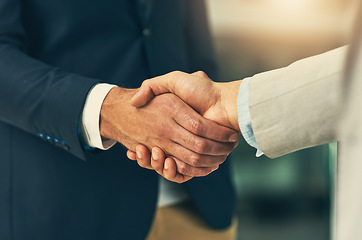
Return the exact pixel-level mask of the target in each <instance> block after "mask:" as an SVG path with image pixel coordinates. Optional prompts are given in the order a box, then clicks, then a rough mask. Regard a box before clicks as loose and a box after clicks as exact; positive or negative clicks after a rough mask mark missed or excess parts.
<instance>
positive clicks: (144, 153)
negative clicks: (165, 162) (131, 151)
mask: <svg viewBox="0 0 362 240" xmlns="http://www.w3.org/2000/svg"><path fill="white" fill-rule="evenodd" d="M136 157H137V163H138V165H140V166H141V167H143V168H147V169H153V168H152V166H151V153H150V151H149V150H148V149H147V148H146V147H145V146H143V145H141V144H139V145H137V146H136Z"/></svg>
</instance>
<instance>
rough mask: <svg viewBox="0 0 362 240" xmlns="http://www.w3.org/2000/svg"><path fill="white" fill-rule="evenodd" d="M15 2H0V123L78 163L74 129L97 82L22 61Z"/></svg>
mask: <svg viewBox="0 0 362 240" xmlns="http://www.w3.org/2000/svg"><path fill="white" fill-rule="evenodd" d="M20 9H21V6H20V1H18V0H11V1H10V0H6V1H1V2H0V109H1V112H0V121H3V122H5V123H7V124H10V125H12V126H14V127H16V128H19V129H22V130H24V131H26V132H28V133H30V134H33V135H38V136H39V137H41V138H43V139H45V140H47V141H49V142H50V143H51V144H54V145H55V146H59V147H61V148H63V149H65V150H66V151H69V152H70V153H71V154H73V155H75V156H77V157H79V158H81V159H84V152H83V151H84V150H83V147H82V144H81V143H80V141H79V137H78V124H79V119H80V116H81V113H82V109H83V105H84V101H85V99H86V96H87V94H88V92H89V90H90V89H91V88H92V86H93V85H94V84H96V83H97V82H98V80H96V79H91V78H86V77H82V76H79V75H76V74H72V73H68V72H65V71H62V70H61V69H59V68H56V67H53V66H49V65H47V64H45V63H43V62H40V61H38V60H36V59H34V58H31V57H29V55H27V48H26V35H25V33H24V30H23V27H22V24H21V20H20V19H21V14H20V11H21V10H20Z"/></svg>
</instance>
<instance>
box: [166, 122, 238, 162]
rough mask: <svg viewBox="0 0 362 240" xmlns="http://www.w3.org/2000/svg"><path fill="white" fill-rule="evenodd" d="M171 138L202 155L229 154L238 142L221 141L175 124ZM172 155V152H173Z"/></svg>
mask: <svg viewBox="0 0 362 240" xmlns="http://www.w3.org/2000/svg"><path fill="white" fill-rule="evenodd" d="M170 134H171V140H172V141H174V142H176V143H178V144H180V145H181V146H184V147H185V148H187V149H189V150H191V151H193V152H195V153H198V154H202V155H212V156H220V155H228V154H230V152H231V151H232V150H233V149H234V148H235V145H236V144H237V141H236V142H219V141H214V140H210V139H208V138H204V137H200V136H198V135H197V134H194V133H192V132H189V131H188V130H187V129H184V128H182V127H181V126H180V127H177V126H175V127H174V128H173V130H172V132H171V131H170ZM171 155H172V154H171Z"/></svg>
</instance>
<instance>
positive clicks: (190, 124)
mask: <svg viewBox="0 0 362 240" xmlns="http://www.w3.org/2000/svg"><path fill="white" fill-rule="evenodd" d="M174 119H175V121H176V122H177V123H178V124H179V125H180V126H182V127H183V128H185V129H186V130H188V131H190V132H192V133H193V134H195V135H197V136H200V137H204V138H208V139H212V140H215V141H218V142H236V141H238V139H239V134H238V132H236V131H235V130H233V129H231V128H228V127H224V126H221V125H219V124H217V123H215V122H213V121H211V120H208V119H206V118H203V117H202V116H200V115H199V114H198V113H197V112H195V111H194V110H193V109H191V108H190V109H181V111H178V112H177V113H176V114H175V116H174Z"/></svg>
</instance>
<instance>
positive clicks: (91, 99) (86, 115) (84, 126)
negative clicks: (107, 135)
mask: <svg viewBox="0 0 362 240" xmlns="http://www.w3.org/2000/svg"><path fill="white" fill-rule="evenodd" d="M115 86H116V85H112V84H107V83H99V84H97V85H95V86H94V87H93V88H92V89H91V90H90V91H89V93H88V96H87V99H86V101H85V104H84V109H83V114H82V121H81V126H80V129H81V137H82V138H83V141H84V143H85V144H86V145H88V146H89V147H91V148H98V149H101V150H108V149H109V148H111V147H112V146H113V145H114V144H116V141H114V140H110V139H104V138H103V139H102V136H101V134H100V131H99V119H100V113H101V107H102V104H103V101H104V99H105V98H106V96H107V94H108V93H109V91H110V90H111V89H112V88H113V87H115Z"/></svg>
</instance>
